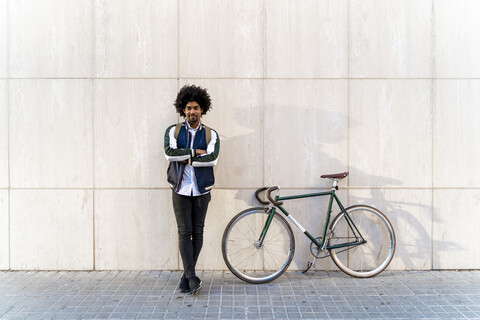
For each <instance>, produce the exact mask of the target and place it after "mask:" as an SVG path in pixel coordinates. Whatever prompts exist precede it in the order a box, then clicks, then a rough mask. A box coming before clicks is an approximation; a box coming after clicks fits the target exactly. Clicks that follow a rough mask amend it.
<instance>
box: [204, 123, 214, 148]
mask: <svg viewBox="0 0 480 320" xmlns="http://www.w3.org/2000/svg"><path fill="white" fill-rule="evenodd" d="M203 127H204V128H205V141H207V145H208V144H209V143H210V140H212V129H210V127H208V126H206V125H203Z"/></svg>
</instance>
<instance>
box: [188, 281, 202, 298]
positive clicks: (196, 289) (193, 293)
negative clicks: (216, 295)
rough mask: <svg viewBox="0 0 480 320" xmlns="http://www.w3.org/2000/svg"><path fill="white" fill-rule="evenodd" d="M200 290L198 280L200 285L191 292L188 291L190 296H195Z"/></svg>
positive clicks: (200, 286)
mask: <svg viewBox="0 0 480 320" xmlns="http://www.w3.org/2000/svg"><path fill="white" fill-rule="evenodd" d="M201 288H202V281H201V280H200V284H199V285H198V287H197V288H195V289H193V290H190V294H191V295H192V296H194V295H196V294H197V293H198V291H199V290H200V289H201Z"/></svg>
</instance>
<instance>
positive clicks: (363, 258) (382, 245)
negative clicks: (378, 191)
mask: <svg viewBox="0 0 480 320" xmlns="http://www.w3.org/2000/svg"><path fill="white" fill-rule="evenodd" d="M345 211H346V212H347V214H348V216H347V215H345V213H340V214H339V215H338V216H337V217H335V219H334V220H333V221H332V224H331V228H330V229H331V232H332V234H331V238H330V240H329V246H338V247H337V248H334V249H330V254H331V257H332V259H333V262H335V264H336V265H337V266H338V267H339V268H340V270H342V271H343V272H345V273H346V274H348V275H351V276H353V277H359V278H368V277H373V276H375V275H377V274H379V273H380V272H382V271H383V270H384V269H385V268H386V267H387V266H388V264H389V263H390V261H392V258H393V255H394V253H395V232H394V231H393V227H392V224H391V223H390V221H388V219H387V217H385V215H384V214H383V213H381V212H380V211H379V210H377V209H375V208H373V207H369V206H364V205H358V206H352V207H349V208H347V209H345ZM348 217H350V219H351V220H350V219H348ZM352 222H353V223H352ZM362 238H363V240H365V241H366V242H365V243H362V244H354V245H347V244H348V243H350V244H352V243H355V242H357V243H358V242H361V240H362ZM342 245H345V246H344V247H342Z"/></svg>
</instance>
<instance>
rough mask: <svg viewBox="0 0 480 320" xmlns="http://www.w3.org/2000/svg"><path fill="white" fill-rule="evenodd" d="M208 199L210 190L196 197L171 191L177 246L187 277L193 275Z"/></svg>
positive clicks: (199, 248) (200, 244)
mask: <svg viewBox="0 0 480 320" xmlns="http://www.w3.org/2000/svg"><path fill="white" fill-rule="evenodd" d="M210 199H211V195H210V192H209V193H207V194H204V195H201V196H198V197H187V196H182V195H179V194H177V193H176V192H175V191H172V201H173V210H174V211H175V218H176V219H177V226H178V246H179V248H180V255H181V256H182V261H183V269H184V271H185V276H186V277H187V278H190V277H193V276H194V275H195V265H196V264H197V260H198V256H199V254H200V250H202V245H203V228H204V226H205V216H206V215H207V209H208V203H209V202H210Z"/></svg>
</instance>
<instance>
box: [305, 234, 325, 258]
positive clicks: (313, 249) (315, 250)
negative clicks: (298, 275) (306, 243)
mask: <svg viewBox="0 0 480 320" xmlns="http://www.w3.org/2000/svg"><path fill="white" fill-rule="evenodd" d="M315 240H317V242H319V243H322V237H318V238H315ZM310 253H311V254H312V255H313V256H314V257H316V258H319V259H322V258H326V257H328V256H330V252H329V251H328V250H325V251H324V250H322V249H320V248H319V247H317V245H316V244H315V242H313V241H312V243H310Z"/></svg>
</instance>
